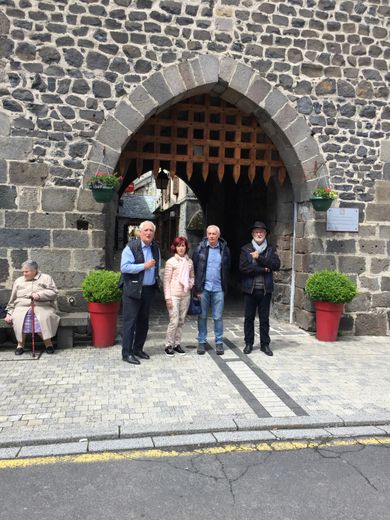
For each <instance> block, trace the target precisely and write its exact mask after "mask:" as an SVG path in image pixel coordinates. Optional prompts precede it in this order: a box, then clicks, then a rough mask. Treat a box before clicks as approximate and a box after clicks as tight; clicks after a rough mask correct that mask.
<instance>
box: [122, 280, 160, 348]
mask: <svg viewBox="0 0 390 520" xmlns="http://www.w3.org/2000/svg"><path fill="white" fill-rule="evenodd" d="M154 292H155V288H154V286H147V285H145V286H143V287H142V295H141V298H140V299H137V298H129V297H128V296H126V295H125V294H123V297H122V303H123V307H122V312H123V338H122V357H127V356H129V355H130V354H135V353H136V352H140V351H141V350H142V349H143V346H144V343H145V341H146V336H147V335H148V330H149V313H150V306H151V303H152V300H153V296H154Z"/></svg>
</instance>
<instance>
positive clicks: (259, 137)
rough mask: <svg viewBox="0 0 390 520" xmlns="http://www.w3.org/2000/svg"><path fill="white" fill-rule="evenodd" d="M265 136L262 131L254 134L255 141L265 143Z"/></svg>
mask: <svg viewBox="0 0 390 520" xmlns="http://www.w3.org/2000/svg"><path fill="white" fill-rule="evenodd" d="M266 138H267V136H266V135H265V134H263V133H261V134H260V133H258V134H256V143H265V141H266Z"/></svg>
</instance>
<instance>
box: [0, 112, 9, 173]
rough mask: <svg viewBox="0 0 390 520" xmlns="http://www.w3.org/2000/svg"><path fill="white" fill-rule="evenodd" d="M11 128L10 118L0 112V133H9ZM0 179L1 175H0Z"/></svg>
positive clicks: (4, 134)
mask: <svg viewBox="0 0 390 520" xmlns="http://www.w3.org/2000/svg"><path fill="white" fill-rule="evenodd" d="M10 128H11V122H10V118H9V117H8V115H7V114H4V112H1V113H0V135H3V136H6V135H9V131H10ZM0 179H1V177H0Z"/></svg>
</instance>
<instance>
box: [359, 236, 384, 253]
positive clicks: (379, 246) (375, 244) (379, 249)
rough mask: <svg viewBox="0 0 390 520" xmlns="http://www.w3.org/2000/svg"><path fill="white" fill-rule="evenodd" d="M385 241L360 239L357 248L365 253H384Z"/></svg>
mask: <svg viewBox="0 0 390 520" xmlns="http://www.w3.org/2000/svg"><path fill="white" fill-rule="evenodd" d="M385 246H386V242H385V241H384V240H360V241H359V249H360V252H361V253H364V254H367V255H383V254H385V249H386V247H385Z"/></svg>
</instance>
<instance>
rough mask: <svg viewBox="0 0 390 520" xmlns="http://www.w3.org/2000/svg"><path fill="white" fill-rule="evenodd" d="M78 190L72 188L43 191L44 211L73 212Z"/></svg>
mask: <svg viewBox="0 0 390 520" xmlns="http://www.w3.org/2000/svg"><path fill="white" fill-rule="evenodd" d="M76 196H77V190H76V189H71V188H45V189H44V190H43V191H42V209H43V211H54V212H58V211H71V210H73V209H74V206H75V200H76Z"/></svg>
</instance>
